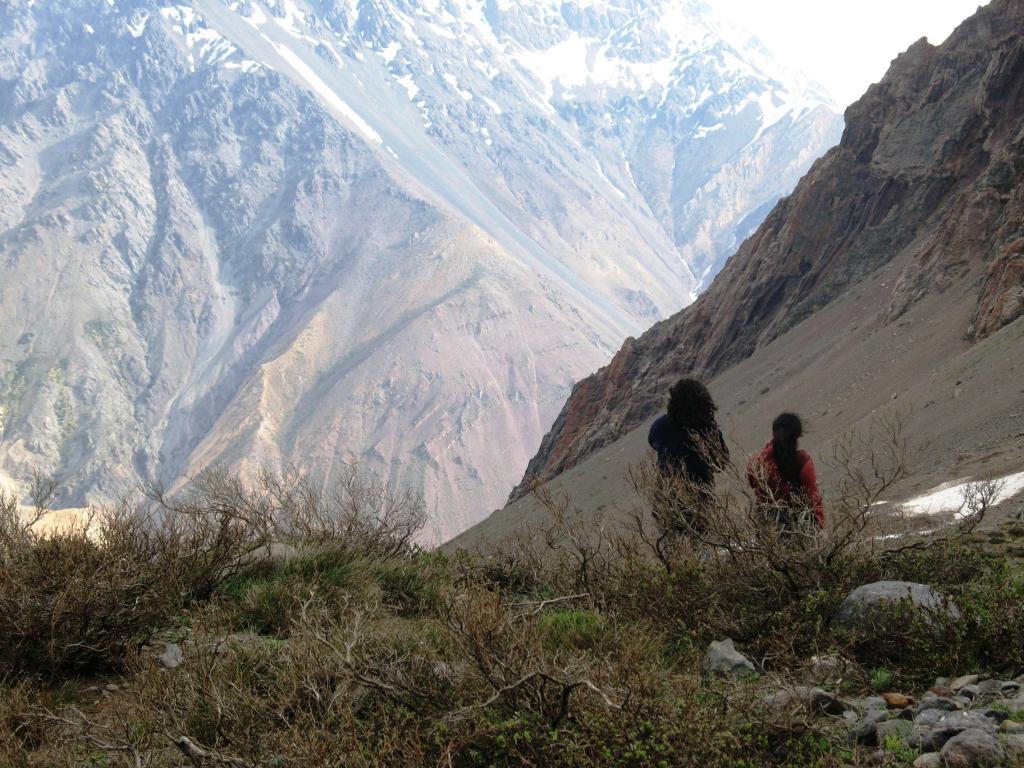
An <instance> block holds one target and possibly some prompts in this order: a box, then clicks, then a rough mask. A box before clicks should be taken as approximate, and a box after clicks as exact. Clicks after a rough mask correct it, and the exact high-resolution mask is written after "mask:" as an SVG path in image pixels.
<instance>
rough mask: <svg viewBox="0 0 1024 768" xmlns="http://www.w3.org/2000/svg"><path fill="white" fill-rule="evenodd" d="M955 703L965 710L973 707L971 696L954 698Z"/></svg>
mask: <svg viewBox="0 0 1024 768" xmlns="http://www.w3.org/2000/svg"><path fill="white" fill-rule="evenodd" d="M953 701H955V702H956V703H957V704H959V705H960V706H961V707H964V708H966V707H969V706H971V698H970V697H969V696H954V697H953Z"/></svg>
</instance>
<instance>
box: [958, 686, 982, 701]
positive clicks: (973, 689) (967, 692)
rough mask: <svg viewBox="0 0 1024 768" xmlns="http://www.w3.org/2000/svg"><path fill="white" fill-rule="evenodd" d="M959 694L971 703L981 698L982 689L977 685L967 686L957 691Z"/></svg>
mask: <svg viewBox="0 0 1024 768" xmlns="http://www.w3.org/2000/svg"><path fill="white" fill-rule="evenodd" d="M957 693H959V694H960V695H961V696H966V697H967V698H968V699H970V700H971V701H974V700H975V699H977V698H978V697H979V696H981V689H980V688H978V686H976V685H965V686H964V687H963V688H961V689H960V690H959V691H957Z"/></svg>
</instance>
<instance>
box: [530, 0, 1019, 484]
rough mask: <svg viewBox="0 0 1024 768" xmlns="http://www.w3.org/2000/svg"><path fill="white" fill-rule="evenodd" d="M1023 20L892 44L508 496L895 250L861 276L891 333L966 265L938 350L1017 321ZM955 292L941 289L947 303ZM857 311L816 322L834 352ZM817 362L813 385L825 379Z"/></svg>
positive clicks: (756, 346)
mask: <svg viewBox="0 0 1024 768" xmlns="http://www.w3.org/2000/svg"><path fill="white" fill-rule="evenodd" d="M1022 31H1024V3H1022V2H1021V0H994V1H993V2H992V3H991V4H990V5H989V6H987V7H985V8H982V9H980V10H979V11H978V12H977V14H976V15H975V16H973V17H972V18H970V19H969V20H968V21H966V22H964V24H962V25H961V26H960V28H959V29H957V30H956V32H955V33H954V34H953V35H952V36H951V37H950V38H949V39H948V40H947V41H946V42H945V43H944V44H943V45H941V46H939V47H934V46H932V45H930V44H929V43H928V42H927V41H926V40H923V39H922V40H920V41H918V42H917V43H915V44H914V45H913V46H912V47H911V48H910V49H909V50H908V51H907V52H906V53H904V54H903V55H901V56H900V57H899V58H897V59H896V60H895V61H894V62H893V64H892V67H891V68H890V70H889V72H888V74H887V75H886V76H885V78H884V79H883V80H882V82H881V83H879V84H876V85H874V86H872V87H871V88H870V89H869V90H868V91H867V93H866V94H865V95H864V97H863V98H861V99H860V100H859V101H858V102H856V103H855V104H853V105H852V106H851V107H850V108H849V109H848V110H847V112H846V129H845V133H844V134H843V138H842V141H841V142H840V144H839V146H837V147H835V148H833V149H832V150H831V151H830V152H828V153H827V154H826V155H825V156H824V157H823V158H822V159H821V160H819V161H817V162H816V163H815V164H814V166H813V167H812V169H811V170H810V172H809V173H808V174H807V175H806V176H805V177H804V178H803V179H802V180H801V181H800V183H799V185H798V186H797V188H796V190H795V191H794V192H793V194H792V195H791V196H789V197H788V198H786V199H784V200H782V201H781V202H779V204H778V205H777V206H776V207H775V208H774V210H773V211H772V212H771V213H770V214H769V215H768V217H767V219H766V220H765V222H764V223H763V224H762V225H761V226H760V228H759V229H758V230H757V232H756V233H755V234H754V235H753V236H752V237H751V238H750V239H749V240H747V241H746V242H745V243H744V244H743V245H742V247H741V248H740V249H739V251H738V252H737V253H736V255H735V256H733V257H732V258H731V259H730V260H729V261H728V263H727V264H726V266H725V268H724V269H723V270H722V271H721V273H720V274H719V275H718V277H717V278H716V279H715V281H714V282H713V283H712V285H711V286H710V287H709V288H708V290H707V291H706V292H705V293H704V294H702V295H701V296H700V298H698V299H697V300H696V301H695V302H694V303H693V304H692V305H691V306H689V307H687V308H686V309H684V310H683V311H682V312H680V313H679V314H677V315H675V316H674V317H672V318H670V319H668V320H665V321H663V322H660V323H658V324H657V325H655V326H654V328H652V329H651V330H650V331H648V332H647V333H645V334H643V335H642V336H640V337H639V338H637V339H629V340H627V342H626V343H625V345H624V346H623V347H622V349H621V350H620V351H619V352H618V353H617V354H616V355H615V357H614V359H613V360H612V362H611V363H610V364H609V365H608V366H607V367H605V368H603V369H601V370H600V371H599V372H598V373H596V374H594V375H592V376H590V377H588V378H586V379H584V380H582V381H581V382H579V383H578V384H577V385H576V386H575V388H574V390H573V393H572V395H571V396H570V397H569V400H568V402H567V403H566V405H565V406H564V408H563V409H562V412H561V414H560V415H559V417H558V419H557V420H556V422H555V425H554V427H553V428H552V430H551V431H550V432H549V433H548V435H547V436H546V437H545V438H544V441H543V443H542V445H541V448H540V451H539V453H538V454H537V455H536V456H535V457H534V459H533V460H532V461H531V462H530V465H529V469H528V470H527V473H526V476H525V478H524V479H523V481H522V483H521V484H520V486H519V487H518V488H517V489H516V491H515V492H514V493H513V498H518V497H520V496H522V495H523V494H524V493H525V492H526V491H527V490H528V489H529V488H530V487H531V485H532V484H534V483H536V482H538V481H543V480H546V479H549V478H551V477H553V476H556V475H558V474H559V473H562V472H564V471H565V470H567V469H568V468H570V467H573V466H574V465H576V464H577V463H579V462H580V461H581V460H582V459H584V458H585V457H587V456H588V455H589V454H591V453H592V452H594V451H595V450H597V449H599V448H601V447H602V446H606V445H608V444H610V443H612V442H613V441H615V440H617V439H618V438H620V437H622V436H623V435H625V434H626V433H628V432H629V431H630V430H633V429H635V428H636V427H638V426H640V425H641V424H643V423H644V421H645V420H646V419H648V418H649V417H650V416H651V415H652V414H653V413H655V412H656V411H657V410H658V409H659V408H661V407H662V406H663V404H664V398H665V393H666V391H667V389H668V386H669V385H670V383H671V382H672V381H673V380H675V379H676V378H677V377H679V376H683V375H698V376H702V377H711V376H714V375H716V374H720V373H722V372H723V371H726V370H728V369H729V368H730V366H733V365H735V364H736V363H738V362H740V361H742V360H745V359H746V358H748V357H750V356H751V355H752V354H754V353H755V352H757V351H758V350H761V349H765V348H768V349H769V350H770V347H769V346H768V345H770V344H771V342H772V341H773V340H775V339H777V338H779V337H780V336H781V335H783V334H784V333H785V332H787V331H788V330H790V329H792V328H794V327H795V326H797V325H798V324H799V323H801V322H802V321H810V320H812V319H813V318H814V317H815V316H816V315H817V314H819V313H820V312H821V311H822V309H823V308H824V307H826V306H828V305H830V304H831V303H832V302H833V301H834V300H836V299H837V298H839V297H843V296H848V295H851V294H850V290H851V288H852V287H853V286H856V285H858V284H859V283H861V281H862V280H863V279H864V278H865V277H867V276H869V275H876V274H878V271H879V269H880V268H882V267H885V266H887V265H890V264H892V265H897V267H896V268H897V270H898V271H897V274H896V275H895V276H894V278H893V279H892V280H891V281H888V282H886V281H882V282H881V283H880V284H879V285H878V286H876V288H875V290H880V291H883V292H884V293H883V298H884V307H883V308H882V310H881V311H880V314H879V318H880V321H881V322H882V323H884V324H887V325H890V326H891V335H892V336H893V337H900V336H903V335H905V334H908V333H909V332H908V331H906V330H900V329H901V328H903V325H902V324H901V322H900V321H899V319H900V318H901V317H902V316H903V315H904V314H905V313H907V312H908V311H909V310H910V309H911V308H913V307H914V306H915V305H916V304H918V303H919V302H921V301H922V300H923V299H925V298H935V297H937V296H941V295H943V294H944V292H945V291H946V290H947V289H948V288H950V287H951V286H953V285H961V284H963V283H964V281H965V280H975V276H976V278H977V279H976V281H975V282H970V285H969V287H968V288H967V290H969V291H970V301H971V304H972V309H971V311H970V313H969V319H968V320H966V321H965V322H963V323H962V325H961V326H958V327H957V328H956V329H954V331H953V333H952V335H950V336H949V337H948V338H945V339H944V341H943V343H944V344H945V345H946V347H947V348H948V349H949V350H955V349H958V347H959V346H960V345H961V344H962V343H963V340H964V339H966V340H967V341H968V342H980V341H981V340H983V339H986V338H988V337H989V336H991V335H992V334H994V333H996V332H997V331H999V330H1000V329H1003V328H1005V327H1006V326H1008V325H1010V324H1012V323H1015V322H1016V323H1018V324H1019V323H1020V322H1022V321H1020V320H1019V318H1020V316H1021V315H1022V314H1024V224H1022V222H1024V35H1022ZM956 295H957V294H956V291H950V296H949V298H950V305H951V306H952V304H953V298H954V296H956ZM868 316H869V314H868V311H867V310H865V314H864V317H862V318H859V319H857V322H856V323H854V325H853V326H852V327H850V328H849V330H848V332H847V333H846V334H843V333H838V332H836V329H830V328H822V329H819V334H825V335H828V334H831V336H830V338H832V344H833V346H832V347H831V349H832V350H833V353H834V354H839V353H840V352H841V350H842V348H843V347H844V345H845V346H846V347H851V346H852V345H853V343H854V341H856V340H857V339H858V337H859V336H860V335H861V334H864V333H866V331H865V330H864V329H865V328H866V327H867V325H868V324H867V320H866V318H868ZM858 328H859V329H860V330H858ZM995 348H999V345H995V346H994V347H993V349H995ZM765 355H768V356H770V352H769V351H766V353H765ZM762 357H764V356H762ZM776 362H777V363H778V366H779V367H784V366H785V365H786V364H788V361H785V360H782V359H779V360H777V361H776ZM863 362H864V363H865V365H867V364H871V365H874V363H876V362H877V361H869V360H865V361H863ZM764 364H767V363H764ZM794 375H799V374H794ZM822 375H823V376H825V380H823V381H821V382H819V384H820V386H819V387H818V390H817V391H822V390H824V389H828V388H829V387H831V386H832V383H831V382H830V381H828V380H827V379H828V374H827V373H824V374H822ZM859 378H860V377H858V380H859ZM957 384H960V382H959V381H957ZM1007 386H1009V385H1007ZM767 392H768V389H767V388H766V389H765V390H764V392H762V393H761V395H762V396H763V395H764V394H765V393H767ZM958 394H959V391H958ZM894 397H895V395H894ZM799 405H800V403H790V404H789V407H794V406H799ZM768 418H769V420H770V416H769V417H768Z"/></svg>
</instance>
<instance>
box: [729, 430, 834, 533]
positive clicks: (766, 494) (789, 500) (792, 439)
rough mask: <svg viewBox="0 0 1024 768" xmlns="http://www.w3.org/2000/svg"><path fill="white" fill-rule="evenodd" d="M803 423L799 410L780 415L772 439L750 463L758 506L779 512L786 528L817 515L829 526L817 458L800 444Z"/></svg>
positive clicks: (821, 524) (819, 522)
mask: <svg viewBox="0 0 1024 768" xmlns="http://www.w3.org/2000/svg"><path fill="white" fill-rule="evenodd" d="M803 431H804V428H803V422H801V421H800V417H799V416H797V415H796V414H795V413H783V414H780V415H779V416H778V417H777V418H776V419H775V421H773V422H772V439H771V441H770V442H769V443H768V444H767V445H766V446H765V447H764V448H763V449H762V450H761V452H760V453H758V454H757V455H755V456H754V458H753V459H752V460H751V461H750V464H749V465H748V466H747V482H748V483H750V487H751V488H753V489H754V493H755V495H756V496H757V503H758V506H759V507H761V508H763V509H765V510H766V511H769V512H770V513H772V514H775V515H777V516H778V518H779V524H780V525H781V526H782V528H783V529H786V530H792V529H793V528H795V527H797V526H798V524H799V521H800V520H801V519H805V520H806V519H808V513H810V514H811V515H813V516H814V520H815V521H816V522H817V526H818V528H824V527H825V506H824V504H823V503H822V500H821V491H820V490H819V489H818V476H817V474H816V473H815V471H814V460H813V459H812V458H811V456H810V454H809V453H807V451H801V450H800V449H799V448H798V446H797V443H798V441H799V440H800V436H801V435H802V434H803Z"/></svg>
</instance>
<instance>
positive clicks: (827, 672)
mask: <svg viewBox="0 0 1024 768" xmlns="http://www.w3.org/2000/svg"><path fill="white" fill-rule="evenodd" d="M849 668H850V662H848V661H847V660H846V659H844V658H843V657H842V656H836V655H834V654H826V655H823V656H812V657H811V660H810V662H809V663H808V665H807V671H808V672H809V673H810V675H811V677H813V678H814V680H815V681H818V682H822V683H826V682H833V681H836V680H841V679H842V678H843V677H844V676H845V675H846V672H847V670H849Z"/></svg>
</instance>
